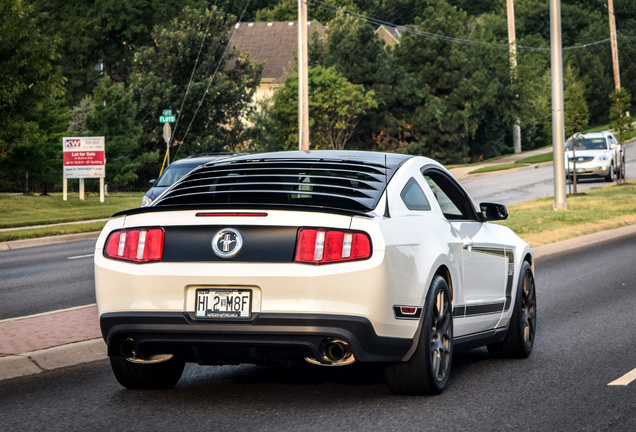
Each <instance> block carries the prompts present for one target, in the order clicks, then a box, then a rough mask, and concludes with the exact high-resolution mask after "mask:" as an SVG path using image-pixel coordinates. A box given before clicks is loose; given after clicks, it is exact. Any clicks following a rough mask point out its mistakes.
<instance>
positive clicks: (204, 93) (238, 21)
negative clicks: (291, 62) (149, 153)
mask: <svg viewBox="0 0 636 432" xmlns="http://www.w3.org/2000/svg"><path fill="white" fill-rule="evenodd" d="M250 1H251V0H247V1H246V2H245V7H244V8H243V12H241V16H239V18H238V20H237V21H236V24H238V23H240V22H241V19H243V15H245V11H246V10H247V6H248V5H249V4H250ZM236 24H235V25H234V26H233V27H232V32H231V33H230V35H229V36H228V39H227V44H226V45H225V50H223V55H222V56H221V59H220V60H219V62H218V63H217V65H216V68H215V69H214V73H213V74H212V76H211V77H210V79H209V80H208V85H207V87H206V88H205V92H203V96H202V97H201V100H200V101H199V105H197V109H196V110H195V111H194V114H193V115H192V119H191V120H190V124H188V128H187V129H186V131H185V134H183V138H182V139H181V142H179V146H178V147H177V150H176V151H175V157H176V155H177V153H178V152H179V149H181V145H182V144H183V143H184V142H185V139H186V137H187V136H188V132H190V128H191V127H192V124H193V123H194V119H195V118H196V116H197V114H198V113H199V109H200V108H201V106H202V105H203V101H204V100H205V97H206V96H207V94H208V91H209V89H210V85H212V81H214V78H215V77H216V74H217V72H218V71H219V68H220V67H221V64H223V60H224V59H225V57H226V56H227V53H228V51H229V48H230V44H231V42H232V36H234V32H235V31H236V27H237V26H236Z"/></svg>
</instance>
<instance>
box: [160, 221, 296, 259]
mask: <svg viewBox="0 0 636 432" xmlns="http://www.w3.org/2000/svg"><path fill="white" fill-rule="evenodd" d="M224 228H228V226H227V225H223V226H221V225H208V226H168V227H165V228H164V229H165V237H164V248H163V257H162V259H161V261H162V262H218V261H230V262H253V263H284V262H292V261H293V260H294V252H295V248H296V234H297V232H298V228H297V227H269V226H265V227H263V226H240V225H238V226H236V225H232V226H231V228H234V229H236V230H237V231H239V232H240V233H241V235H242V236H243V248H242V249H241V252H239V254H238V255H237V256H235V257H233V258H230V259H223V258H219V257H217V256H216V255H215V254H214V252H213V251H212V238H213V237H214V235H215V234H216V233H217V232H218V231H220V230H222V229H224Z"/></svg>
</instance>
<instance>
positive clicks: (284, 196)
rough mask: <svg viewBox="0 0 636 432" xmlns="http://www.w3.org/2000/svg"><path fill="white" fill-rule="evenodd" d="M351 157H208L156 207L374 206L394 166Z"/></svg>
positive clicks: (354, 208)
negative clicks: (209, 159)
mask: <svg viewBox="0 0 636 432" xmlns="http://www.w3.org/2000/svg"><path fill="white" fill-rule="evenodd" d="M392 168H393V169H390V168H387V167H385V166H384V165H381V164H373V163H369V162H368V161H366V162H364V163H362V162H357V161H352V160H333V161H325V160H310V159H264V160H253V159H252V160H249V159H248V160H238V161H226V162H213V163H209V164H207V165H205V166H202V167H199V168H198V169H196V170H194V171H192V172H191V173H190V174H188V175H186V176H185V177H183V178H182V179H181V180H180V181H178V182H177V183H176V184H175V185H174V186H173V187H172V188H170V189H169V190H168V191H167V192H166V193H165V194H164V195H163V196H161V197H160V199H158V200H157V201H156V202H155V204H154V206H155V207H166V206H184V205H185V206H191V205H196V206H205V207H210V206H214V207H236V208H241V207H254V206H256V207H263V206H268V207H274V208H275V207H284V208H288V207H303V208H332V209H338V210H344V211H351V212H362V213H364V212H368V211H371V210H373V209H374V208H375V207H376V206H377V203H378V201H379V200H380V197H381V195H382V193H383V191H384V188H385V187H386V184H387V181H388V178H387V176H388V177H390V175H391V174H392V173H393V172H394V170H395V167H392Z"/></svg>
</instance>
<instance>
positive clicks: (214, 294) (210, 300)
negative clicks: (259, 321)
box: [195, 289, 252, 319]
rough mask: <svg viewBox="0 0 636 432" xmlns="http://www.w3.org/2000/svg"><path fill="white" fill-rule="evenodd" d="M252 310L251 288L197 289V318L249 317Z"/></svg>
mask: <svg viewBox="0 0 636 432" xmlns="http://www.w3.org/2000/svg"><path fill="white" fill-rule="evenodd" d="M251 310H252V291H251V290H245V289H243V290H237V289H198V290H197V295H196V305H195V311H196V312H195V317H197V318H220V319H224V318H225V319H227V318H249V317H250V312H251Z"/></svg>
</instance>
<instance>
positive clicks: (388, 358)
mask: <svg viewBox="0 0 636 432" xmlns="http://www.w3.org/2000/svg"><path fill="white" fill-rule="evenodd" d="M507 215H508V213H507V210H506V207H505V206H503V205H500V204H493V203H482V204H480V206H477V205H476V204H475V203H474V202H473V201H472V199H471V198H470V197H469V196H468V195H467V194H466V192H465V191H464V189H463V188H462V187H461V186H460V185H459V183H457V181H456V180H455V179H454V178H453V177H452V176H451V175H450V174H449V172H448V171H447V170H446V169H445V168H444V167H442V166H441V165H440V164H439V163H437V162H435V161H433V160H431V159H428V158H424V157H413V156H408V155H398V154H385V153H372V152H355V151H312V152H282V153H271V154H260V155H245V156H238V157H234V158H230V159H224V160H221V161H218V162H210V163H208V164H206V165H205V166H201V167H199V168H197V169H196V170H194V171H192V172H191V173H190V174H188V175H186V176H185V177H183V178H182V179H181V180H180V181H178V182H177V183H175V184H174V185H173V186H172V187H171V188H170V189H168V190H167V191H166V192H164V193H163V194H162V195H161V196H160V197H159V198H157V199H156V200H155V201H154V202H153V204H152V205H151V206H150V207H145V208H138V209H132V210H128V211H124V212H121V213H118V214H116V215H115V217H114V218H113V219H111V220H110V221H109V222H108V223H107V225H106V227H105V228H104V230H103V231H102V233H101V235H100V237H99V239H98V241H97V245H96V253H95V286H96V292H97V305H98V309H99V315H100V325H101V329H102V334H103V337H104V339H105V340H106V343H107V345H108V354H109V356H110V361H111V365H112V369H113V372H114V374H115V376H116V378H117V380H118V381H119V382H120V383H121V384H122V385H123V386H125V387H128V388H166V387H172V386H174V385H175V384H176V383H177V382H178V381H179V379H180V377H181V374H182V372H183V368H184V364H185V362H197V363H199V364H209V365H220V364H238V363H257V364H263V363H275V362H276V363H279V362H280V363H285V364H288V363H290V362H295V361H308V362H310V363H313V364H315V365H327V366H347V365H350V364H352V363H354V362H374V363H383V364H384V365H385V368H384V370H385V379H386V382H387V385H388V386H389V388H390V389H391V390H392V391H393V392H395V393H400V394H437V393H440V392H441V391H442V390H443V389H444V387H445V386H446V384H447V381H448V377H449V374H450V370H451V360H452V355H453V351H454V350H457V349H466V348H473V347H477V346H483V345H487V346H488V349H489V351H490V352H491V353H493V354H495V355H498V356H504V357H514V358H524V357H527V356H528V355H529V354H530V352H531V351H532V347H533V344H534V336H535V329H536V296H535V288H534V277H533V256H532V250H531V248H530V247H529V246H528V244H527V243H525V242H524V241H523V240H521V239H520V238H519V237H518V236H516V235H515V234H514V233H513V232H512V231H511V230H509V229H508V228H505V227H503V226H500V225H497V224H492V223H489V222H488V221H491V220H501V219H505V218H506V217H507Z"/></svg>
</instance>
